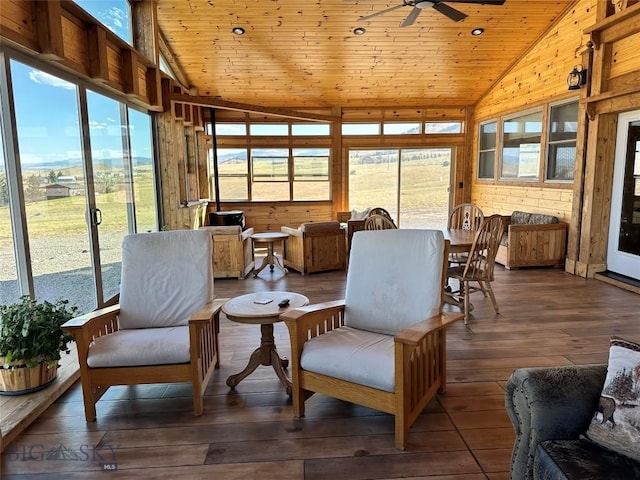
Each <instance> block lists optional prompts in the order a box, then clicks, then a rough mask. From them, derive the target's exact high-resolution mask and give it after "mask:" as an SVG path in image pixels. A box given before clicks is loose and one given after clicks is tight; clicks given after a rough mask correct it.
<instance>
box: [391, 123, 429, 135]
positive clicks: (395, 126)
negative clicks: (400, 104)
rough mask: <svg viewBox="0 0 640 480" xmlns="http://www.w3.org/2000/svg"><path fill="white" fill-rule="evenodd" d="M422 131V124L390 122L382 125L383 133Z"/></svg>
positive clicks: (417, 132)
mask: <svg viewBox="0 0 640 480" xmlns="http://www.w3.org/2000/svg"><path fill="white" fill-rule="evenodd" d="M419 133H420V124H419V123H417V122H415V123H400V122H390V123H384V124H383V125H382V134H383V135H412V134H413V135H415V134H419Z"/></svg>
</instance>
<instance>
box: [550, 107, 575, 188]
mask: <svg viewBox="0 0 640 480" xmlns="http://www.w3.org/2000/svg"><path fill="white" fill-rule="evenodd" d="M577 132H578V102H570V103H565V104H562V105H552V106H551V107H550V108H549V141H548V154H547V171H546V180H549V181H571V180H573V169H574V166H575V163H576V135H577Z"/></svg>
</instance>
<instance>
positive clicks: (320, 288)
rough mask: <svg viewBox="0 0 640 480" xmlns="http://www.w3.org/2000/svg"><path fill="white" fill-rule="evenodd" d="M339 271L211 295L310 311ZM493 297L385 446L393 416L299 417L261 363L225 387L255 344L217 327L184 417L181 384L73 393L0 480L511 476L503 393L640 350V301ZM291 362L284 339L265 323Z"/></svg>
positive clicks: (341, 407) (631, 297)
mask: <svg viewBox="0 0 640 480" xmlns="http://www.w3.org/2000/svg"><path fill="white" fill-rule="evenodd" d="M344 284H345V274H344V272H331V273H321V274H313V275H305V276H300V275H299V274H297V273H295V272H291V273H290V274H289V275H288V276H287V277H284V276H283V275H282V274H281V273H279V272H276V273H274V274H271V273H269V271H268V270H265V271H263V272H262V273H261V274H260V276H259V277H258V278H255V279H254V278H253V277H251V276H250V277H249V278H247V279H246V280H235V279H229V280H226V279H225V280H219V279H216V281H215V290H216V296H218V297H232V296H236V295H239V294H243V293H249V292H254V291H261V290H271V289H275V290H290V291H296V292H300V293H304V294H305V295H307V296H308V297H309V298H310V300H311V302H312V303H315V302H321V301H326V300H332V299H337V298H340V297H342V293H343V291H344ZM494 290H495V293H496V297H497V300H498V304H499V306H500V311H501V315H499V316H496V315H495V314H494V312H493V309H492V306H491V302H490V300H489V299H485V298H483V297H482V295H480V294H475V295H473V296H472V302H473V304H474V306H475V309H474V310H473V312H472V316H471V319H470V321H469V325H468V326H466V327H465V326H464V325H463V323H462V322H458V323H457V324H455V325H453V326H452V327H451V328H450V329H449V333H448V361H447V367H448V381H449V383H448V386H447V393H446V395H443V396H441V397H438V398H436V399H434V400H433V401H432V402H431V403H430V404H429V405H428V407H427V408H426V409H425V412H424V414H423V415H422V416H421V418H419V419H418V421H417V422H416V424H415V425H414V427H413V428H412V429H411V431H410V434H409V446H408V448H407V450H406V451H404V452H401V451H399V450H396V449H395V448H394V447H393V443H394V442H393V438H394V436H393V418H392V417H391V416H389V415H386V414H383V413H380V412H376V411H374V410H370V409H367V408H363V407H359V406H355V405H351V404H347V403H344V402H341V401H338V400H334V399H331V398H328V397H324V396H320V395H315V396H313V397H312V398H311V399H309V400H308V403H307V409H306V410H307V411H306V416H305V418H304V419H302V420H295V419H294V418H293V416H292V409H291V404H290V401H289V399H288V397H287V395H286V394H285V392H284V390H283V389H282V386H281V384H280V382H279V380H278V378H277V377H276V375H275V373H274V372H273V370H272V368H271V367H259V368H258V370H256V371H255V372H254V373H253V374H252V375H250V376H249V377H247V378H246V379H245V380H243V381H242V382H241V383H240V384H239V385H238V386H237V388H236V390H235V391H230V389H229V388H228V387H227V385H226V384H225V380H226V378H227V377H228V376H229V375H230V374H233V373H237V372H239V371H240V370H242V369H243V368H244V366H245V365H246V363H247V361H248V358H249V355H250V353H251V352H252V351H253V350H254V349H255V348H256V347H257V346H258V344H259V341H260V329H259V327H258V326H256V325H244V324H238V323H232V322H230V321H229V320H227V319H226V318H223V319H222V321H221V332H220V344H221V350H222V365H221V368H220V369H219V371H217V372H216V373H215V375H214V378H213V379H212V381H211V383H210V385H209V388H208V390H207V392H206V398H205V412H204V414H203V415H202V416H200V417H194V416H193V415H192V403H191V394H190V389H189V386H188V385H185V384H168V385H146V386H135V387H113V388H111V389H110V390H109V391H108V392H107V394H106V395H105V396H104V397H103V399H102V400H101V401H100V402H99V403H98V406H97V409H98V419H97V421H96V422H92V423H86V422H85V420H84V413H83V406H82V396H81V392H80V387H79V385H78V384H76V385H75V386H74V387H72V388H71V389H70V390H69V391H68V392H67V393H66V394H65V395H63V396H62V397H61V398H60V399H59V400H57V401H56V402H55V403H54V404H53V405H51V406H50V407H49V408H48V409H47V410H46V411H44V413H43V414H42V415H41V416H40V418H39V419H38V420H37V421H35V422H34V423H33V424H32V425H31V426H30V427H29V428H28V429H27V430H26V431H25V432H24V433H23V434H22V435H20V436H19V437H18V438H17V439H16V440H15V441H14V442H13V443H12V444H11V445H9V446H8V447H7V448H6V451H5V453H4V454H3V456H2V477H3V478H7V479H11V478H29V479H36V478H47V479H58V478H59V479H65V480H72V479H76V478H97V477H100V478H107V476H106V475H107V474H105V473H102V472H99V470H101V469H102V468H108V467H117V469H118V475H117V478H132V479H133V478H136V479H137V478H145V479H148V478H157V479H174V478H188V479H198V478H203V479H204V478H207V479H225V480H226V479H236V478H238V479H240V478H241V479H252V478H264V479H269V480H272V479H276V480H277V479H287V480H291V479H305V480H309V479H331V480H339V479H349V480H353V479H373V478H375V479H391V478H400V477H402V478H412V479H414V480H416V479H427V478H428V479H430V480H434V479H447V480H476V479H477V480H480V479H491V480H498V479H507V478H508V477H509V475H508V470H509V462H510V456H511V447H512V445H513V440H514V433H513V428H512V426H511V423H510V421H509V419H508V417H507V414H506V412H505V409H504V383H505V381H506V379H507V378H508V377H509V375H510V373H511V372H512V370H513V369H514V368H518V367H527V366H543V365H560V364H571V363H600V362H603V363H605V362H606V361H607V356H608V348H609V337H610V336H611V335H620V336H623V337H625V338H628V339H630V340H635V341H640V295H637V294H635V293H632V292H629V291H626V290H623V289H620V288H617V287H615V286H612V285H609V284H606V283H604V282H600V281H598V280H586V279H583V278H578V277H574V276H571V275H568V274H566V273H564V272H563V271H562V270H559V269H550V268H541V269H529V270H525V269H523V270H511V271H506V270H503V269H502V268H501V267H500V266H497V267H496V281H495V282H494ZM275 337H276V345H277V346H278V350H279V352H280V354H281V355H283V356H286V355H287V354H288V344H289V340H288V333H287V330H286V327H285V326H284V325H283V324H281V323H280V324H277V325H275Z"/></svg>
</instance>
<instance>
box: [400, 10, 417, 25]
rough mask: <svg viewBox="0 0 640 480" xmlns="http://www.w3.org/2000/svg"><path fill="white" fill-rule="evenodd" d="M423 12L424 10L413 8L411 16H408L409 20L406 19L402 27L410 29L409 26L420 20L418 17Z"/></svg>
mask: <svg viewBox="0 0 640 480" xmlns="http://www.w3.org/2000/svg"><path fill="white" fill-rule="evenodd" d="M421 11H422V10H421V9H419V8H418V7H413V10H411V12H409V15H407V18H405V19H404V21H403V22H402V23H401V24H400V26H401V27H408V26H409V25H413V22H415V21H416V18H418V15H420V12H421Z"/></svg>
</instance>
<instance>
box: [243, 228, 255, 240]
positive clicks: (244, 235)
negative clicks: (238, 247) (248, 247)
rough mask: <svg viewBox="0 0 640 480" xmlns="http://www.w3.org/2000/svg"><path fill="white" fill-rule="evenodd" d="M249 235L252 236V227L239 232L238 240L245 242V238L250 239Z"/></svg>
mask: <svg viewBox="0 0 640 480" xmlns="http://www.w3.org/2000/svg"><path fill="white" fill-rule="evenodd" d="M251 235H253V227H250V228H247V229H246V230H243V231H242V232H240V240H242V241H245V240H246V239H247V238H249V237H251Z"/></svg>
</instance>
